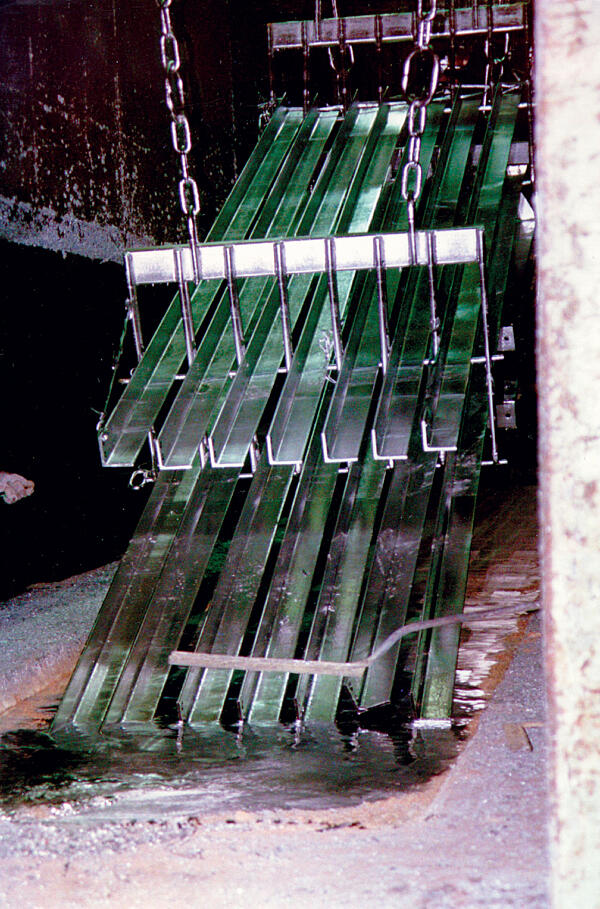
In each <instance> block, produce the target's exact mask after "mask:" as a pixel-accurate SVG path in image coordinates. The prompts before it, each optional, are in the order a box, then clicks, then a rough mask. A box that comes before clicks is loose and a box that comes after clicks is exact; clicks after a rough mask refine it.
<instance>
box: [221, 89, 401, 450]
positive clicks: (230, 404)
mask: <svg viewBox="0 0 600 909" xmlns="http://www.w3.org/2000/svg"><path fill="white" fill-rule="evenodd" d="M387 115H388V107H387V106H384V107H382V108H381V109H380V110H379V112H377V113H376V112H375V111H373V110H370V111H361V116H360V117H359V118H357V120H356V124H355V128H354V130H353V131H352V133H351V135H350V136H349V137H348V140H347V143H346V149H347V153H346V155H344V156H343V157H342V158H341V159H340V163H339V167H338V168H337V169H336V172H335V179H336V181H337V185H336V184H335V183H334V182H333V180H332V181H331V183H330V186H329V187H328V188H327V194H326V196H325V197H324V199H323V206H322V209H321V213H320V216H319V217H318V218H317V219H316V221H315V225H314V226H313V228H312V229H311V233H313V234H314V235H316V236H318V235H320V234H322V232H325V233H337V232H338V231H339V227H338V223H337V222H338V221H339V219H340V217H342V218H343V216H344V213H345V212H350V213H351V214H352V217H353V218H356V217H357V210H361V208H363V209H364V208H365V201H364V197H365V196H370V195H372V194H370V193H369V189H370V187H369V184H368V181H362V182H361V183H359V189H360V192H359V194H358V195H357V196H356V197H354V195H353V194H352V192H351V188H352V186H353V185H354V183H355V182H358V181H354V180H351V181H350V182H349V174H351V173H352V172H353V170H354V171H356V170H357V168H360V162H361V161H362V160H365V159H368V158H370V157H371V155H372V154H374V150H375V149H377V151H378V154H379V153H380V152H379V149H380V147H381V146H383V145H384V143H385V133H386V130H385V126H386V125H387V122H389V118H388V116H387ZM363 116H364V119H362V117H363ZM367 116H368V119H367ZM363 129H364V130H365V131H366V130H368V133H366V134H365V133H363ZM354 139H356V142H355V141H354ZM360 139H362V140H363V141H362V142H360ZM365 140H366V144H364V143H365ZM396 140H397V133H396V132H395V133H393V141H394V144H395V141H396ZM353 151H354V152H355V154H356V156H357V157H356V159H354V158H353V156H352V152H353ZM340 185H342V186H343V185H345V186H346V188H347V194H346V195H344V194H343V193H342V192H340V190H339V186H340ZM326 202H328V203H329V204H328V205H326V204H325V203H326ZM325 212H327V215H328V220H327V221H326V220H325ZM365 217H366V218H368V215H366V216H365ZM360 223H364V222H360ZM367 223H368V222H367ZM293 283H295V282H293V281H290V289H289V291H288V293H289V294H290V296H291V294H292V293H293V288H292V285H293ZM303 302H304V301H298V302H297V297H296V294H294V305H293V306H292V302H291V300H290V320H291V325H292V329H294V328H295V327H296V323H297V317H298V314H299V312H300V311H301V309H302V304H303ZM270 304H271V305H270V306H269V307H267V309H266V310H265V312H264V317H263V319H262V320H261V324H260V325H259V328H258V329H257V331H256V332H255V337H254V338H253V339H252V343H251V347H250V348H249V349H248V351H247V354H246V357H245V359H244V363H243V364H242V366H241V368H240V370H239V371H238V375H237V376H236V378H235V380H234V382H233V385H232V388H231V390H230V392H229V394H228V396H227V399H226V401H225V403H224V405H223V408H222V410H221V413H220V414H219V418H218V419H217V422H216V425H215V427H214V429H213V431H212V433H211V444H212V445H213V447H214V457H215V461H216V462H217V463H219V464H220V465H229V464H243V463H244V460H245V459H246V456H247V453H248V448H249V446H250V443H251V441H252V438H253V436H254V434H255V432H256V429H257V427H258V423H259V422H260V418H261V416H262V413H263V410H264V407H265V405H266V403H267V401H268V398H269V395H270V392H271V389H272V387H273V385H274V383H275V378H276V376H277V369H278V368H279V366H280V365H281V363H282V359H283V337H282V330H281V321H280V315H279V292H278V290H275V292H274V294H273V296H272V299H271V301H270ZM313 307H314V299H313ZM292 368H293V366H292Z"/></svg>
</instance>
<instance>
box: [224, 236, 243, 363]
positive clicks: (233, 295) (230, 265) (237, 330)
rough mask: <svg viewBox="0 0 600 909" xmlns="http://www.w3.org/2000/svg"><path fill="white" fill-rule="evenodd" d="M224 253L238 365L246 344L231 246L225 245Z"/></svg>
mask: <svg viewBox="0 0 600 909" xmlns="http://www.w3.org/2000/svg"><path fill="white" fill-rule="evenodd" d="M223 251H224V255H225V274H226V277H227V287H228V289H229V305H230V308H231V323H232V326H233V343H234V344H235V357H236V360H237V363H238V366H239V365H240V363H241V362H242V360H243V359H244V356H245V354H246V345H245V342H244V328H243V325H242V313H241V310H240V298H239V294H238V289H237V282H236V279H235V264H234V261H233V247H232V246H225V247H224V248H223Z"/></svg>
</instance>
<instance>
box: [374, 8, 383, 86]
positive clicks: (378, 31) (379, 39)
mask: <svg viewBox="0 0 600 909" xmlns="http://www.w3.org/2000/svg"><path fill="white" fill-rule="evenodd" d="M375 54H376V58H377V100H378V101H379V103H380V104H381V103H382V101H383V27H382V24H381V14H379V13H378V14H377V15H376V16H375Z"/></svg>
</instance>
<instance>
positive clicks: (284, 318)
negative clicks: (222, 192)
mask: <svg viewBox="0 0 600 909" xmlns="http://www.w3.org/2000/svg"><path fill="white" fill-rule="evenodd" d="M273 249H274V254H275V271H276V273H277V285H278V287H279V303H280V307H281V328H282V331H283V353H284V357H285V368H286V370H287V371H288V372H289V371H290V367H291V365H292V358H293V356H294V348H293V345H292V324H291V320H290V303H289V297H288V287H287V275H286V271H285V249H284V246H283V243H282V242H279V243H275V246H274V248H273Z"/></svg>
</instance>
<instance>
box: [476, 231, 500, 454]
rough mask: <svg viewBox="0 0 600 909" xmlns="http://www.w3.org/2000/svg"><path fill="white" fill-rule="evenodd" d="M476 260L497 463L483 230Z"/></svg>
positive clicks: (493, 451)
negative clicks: (479, 282)
mask: <svg viewBox="0 0 600 909" xmlns="http://www.w3.org/2000/svg"><path fill="white" fill-rule="evenodd" d="M477 260H478V263H479V278H480V281H481V317H482V320H483V346H484V354H485V382H486V387H487V399H488V408H489V413H490V436H491V440H492V460H493V462H494V464H497V463H498V445H497V442H496V418H495V414H494V383H493V379H492V357H491V352H490V330H489V322H488V299H487V290H486V280H485V260H484V246H483V230H478V231H477Z"/></svg>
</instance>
